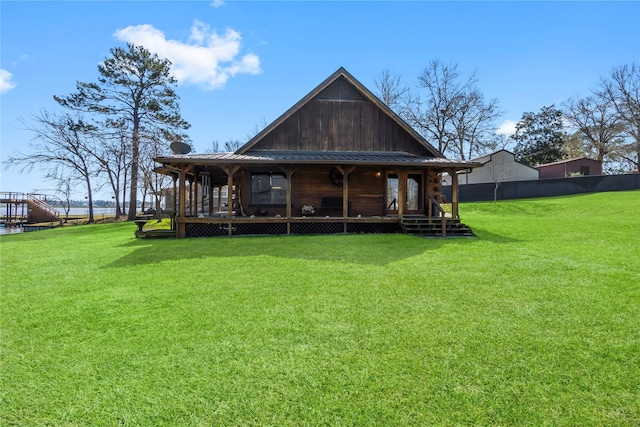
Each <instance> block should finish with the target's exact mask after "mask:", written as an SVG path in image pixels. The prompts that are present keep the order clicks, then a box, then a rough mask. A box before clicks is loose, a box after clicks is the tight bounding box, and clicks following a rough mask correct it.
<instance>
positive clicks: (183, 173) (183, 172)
mask: <svg viewBox="0 0 640 427" xmlns="http://www.w3.org/2000/svg"><path fill="white" fill-rule="evenodd" d="M191 167H192V166H183V167H182V169H180V201H179V208H180V214H179V215H178V237H180V238H181V237H185V236H186V230H185V224H184V221H183V220H184V218H185V216H186V214H187V213H186V204H187V194H186V192H187V189H186V187H187V173H189V171H190V170H191ZM189 193H191V192H189Z"/></svg>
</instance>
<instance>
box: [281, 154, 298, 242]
mask: <svg viewBox="0 0 640 427" xmlns="http://www.w3.org/2000/svg"><path fill="white" fill-rule="evenodd" d="M280 170H282V172H284V173H285V174H286V176H287V200H286V203H287V212H286V214H285V215H286V218H287V235H291V217H292V215H293V213H292V206H291V201H292V200H293V196H292V194H291V190H292V187H291V185H292V183H293V174H294V172H295V171H296V169H295V168H293V167H284V166H280Z"/></svg>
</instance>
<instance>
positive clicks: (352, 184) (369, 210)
mask: <svg viewBox="0 0 640 427" xmlns="http://www.w3.org/2000/svg"><path fill="white" fill-rule="evenodd" d="M330 170H331V166H307V167H304V168H298V170H297V171H296V172H295V173H294V175H293V209H292V214H293V216H301V209H302V206H304V205H312V206H313V207H314V208H316V216H320V215H321V212H320V207H321V202H322V198H323V197H342V187H338V186H336V185H334V184H333V183H331V180H330V179H329V171H330ZM378 172H380V173H379V175H378V174H377V173H378ZM251 173H252V172H251V171H250V170H245V172H244V173H243V174H241V176H242V179H241V182H239V185H240V188H241V201H242V205H243V207H244V210H245V213H246V214H247V215H252V214H256V213H257V211H258V210H259V209H260V207H256V206H253V205H251V200H250V192H251V188H250V184H249V182H250V176H251ZM384 177H385V173H384V170H383V169H381V168H374V167H358V168H356V169H355V170H354V171H353V172H352V173H351V175H350V177H349V204H350V209H351V212H350V216H357V215H362V216H374V215H380V216H381V215H384V184H385V182H384V179H385V178H384ZM266 209H267V211H268V215H269V216H274V215H282V216H284V215H285V214H286V208H285V207H274V206H270V207H266ZM335 214H336V212H335V211H333V212H332V215H333V216H335Z"/></svg>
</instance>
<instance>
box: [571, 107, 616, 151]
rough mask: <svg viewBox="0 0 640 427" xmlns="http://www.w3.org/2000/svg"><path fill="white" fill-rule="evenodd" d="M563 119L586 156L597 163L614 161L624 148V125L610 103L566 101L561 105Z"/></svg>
mask: <svg viewBox="0 0 640 427" xmlns="http://www.w3.org/2000/svg"><path fill="white" fill-rule="evenodd" d="M564 117H565V118H566V119H567V120H568V121H569V123H570V124H571V126H573V128H574V129H575V130H576V131H577V132H579V135H580V136H581V137H582V141H583V143H584V151H585V152H586V153H589V154H590V155H591V156H592V157H595V159H596V160H599V161H600V162H604V161H606V160H616V157H617V155H616V154H617V153H619V152H620V148H621V147H622V144H623V137H622V135H623V131H624V125H623V123H622V121H621V119H620V116H619V114H618V113H617V112H616V109H615V107H614V104H613V102H612V101H611V100H610V99H607V98H601V97H598V98H596V97H595V96H587V97H585V98H577V99H569V100H568V101H567V102H565V103H564Z"/></svg>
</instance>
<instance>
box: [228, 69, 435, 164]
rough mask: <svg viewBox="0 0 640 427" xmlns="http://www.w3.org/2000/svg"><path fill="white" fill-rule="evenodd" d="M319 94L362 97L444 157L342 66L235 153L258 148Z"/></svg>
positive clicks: (426, 147) (351, 97)
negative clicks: (262, 141) (349, 86)
mask: <svg viewBox="0 0 640 427" xmlns="http://www.w3.org/2000/svg"><path fill="white" fill-rule="evenodd" d="M340 79H344V80H346V82H347V83H348V84H349V85H351V86H352V87H353V88H354V89H355V92H354V91H353V90H348V89H343V88H341V87H340V85H339V80H340ZM328 92H331V93H328ZM319 96H320V97H322V96H338V97H343V96H344V97H346V98H343V99H358V97H362V98H363V99H365V100H367V101H369V102H371V103H373V104H374V105H375V106H376V107H377V108H378V109H379V110H380V111H382V112H383V114H385V115H386V116H387V117H389V118H390V119H391V120H392V121H393V122H395V123H396V125H398V126H399V127H400V128H401V129H403V130H404V131H405V132H407V133H408V134H409V135H410V136H411V137H412V138H414V139H415V141H416V142H417V143H418V144H419V145H421V146H422V147H423V148H425V149H426V150H427V152H429V153H430V154H431V155H433V157H436V158H444V156H443V155H442V153H440V152H439V151H438V150H436V148H435V147H433V146H432V145H431V144H429V142H427V140H425V139H424V138H423V137H422V135H420V134H419V133H418V132H416V131H415V129H413V128H412V127H411V126H409V125H408V124H407V123H406V122H405V121H404V120H403V119H401V118H400V117H399V116H398V115H397V114H396V113H394V112H393V111H392V110H391V109H390V108H389V107H388V106H387V105H386V104H385V103H384V102H382V101H381V100H380V99H379V98H378V97H377V96H376V95H374V94H373V93H372V92H371V91H370V90H369V89H367V88H366V87H365V86H364V85H363V84H362V83H360V82H359V81H358V80H357V79H356V78H355V77H353V76H352V75H351V74H350V73H349V72H348V71H347V70H346V69H344V67H340V68H339V69H338V70H336V71H335V72H334V73H333V74H331V75H330V76H329V77H328V78H327V79H325V80H324V81H323V82H322V83H320V84H319V85H318V86H317V87H316V88H315V89H313V90H312V91H311V92H309V93H308V94H307V95H306V96H305V97H304V98H302V99H301V100H300V101H298V102H297V103H296V104H295V105H293V106H292V107H291V108H289V109H288V110H287V111H285V112H284V113H283V114H282V115H281V116H280V117H278V118H277V119H276V120H275V121H273V122H272V123H271V124H270V125H268V126H267V127H266V128H264V129H263V130H262V131H260V132H259V133H258V134H257V135H255V136H254V137H253V138H251V139H250V140H249V141H248V142H247V143H246V144H245V145H243V146H242V147H240V148H239V149H238V150H237V151H236V152H235V154H247V152H248V151H250V150H252V149H256V148H258V147H256V146H257V145H259V143H260V141H261V140H262V139H263V138H264V137H265V136H267V135H268V134H269V133H271V132H272V131H273V130H274V129H276V128H277V127H278V126H280V125H281V124H283V123H284V122H285V121H286V120H287V119H288V118H290V117H291V116H293V115H294V114H295V113H296V112H297V111H299V110H300V109H301V108H302V107H304V106H305V105H306V104H308V103H309V102H310V101H311V100H313V99H314V98H316V97H319ZM362 98H361V99H362Z"/></svg>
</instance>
